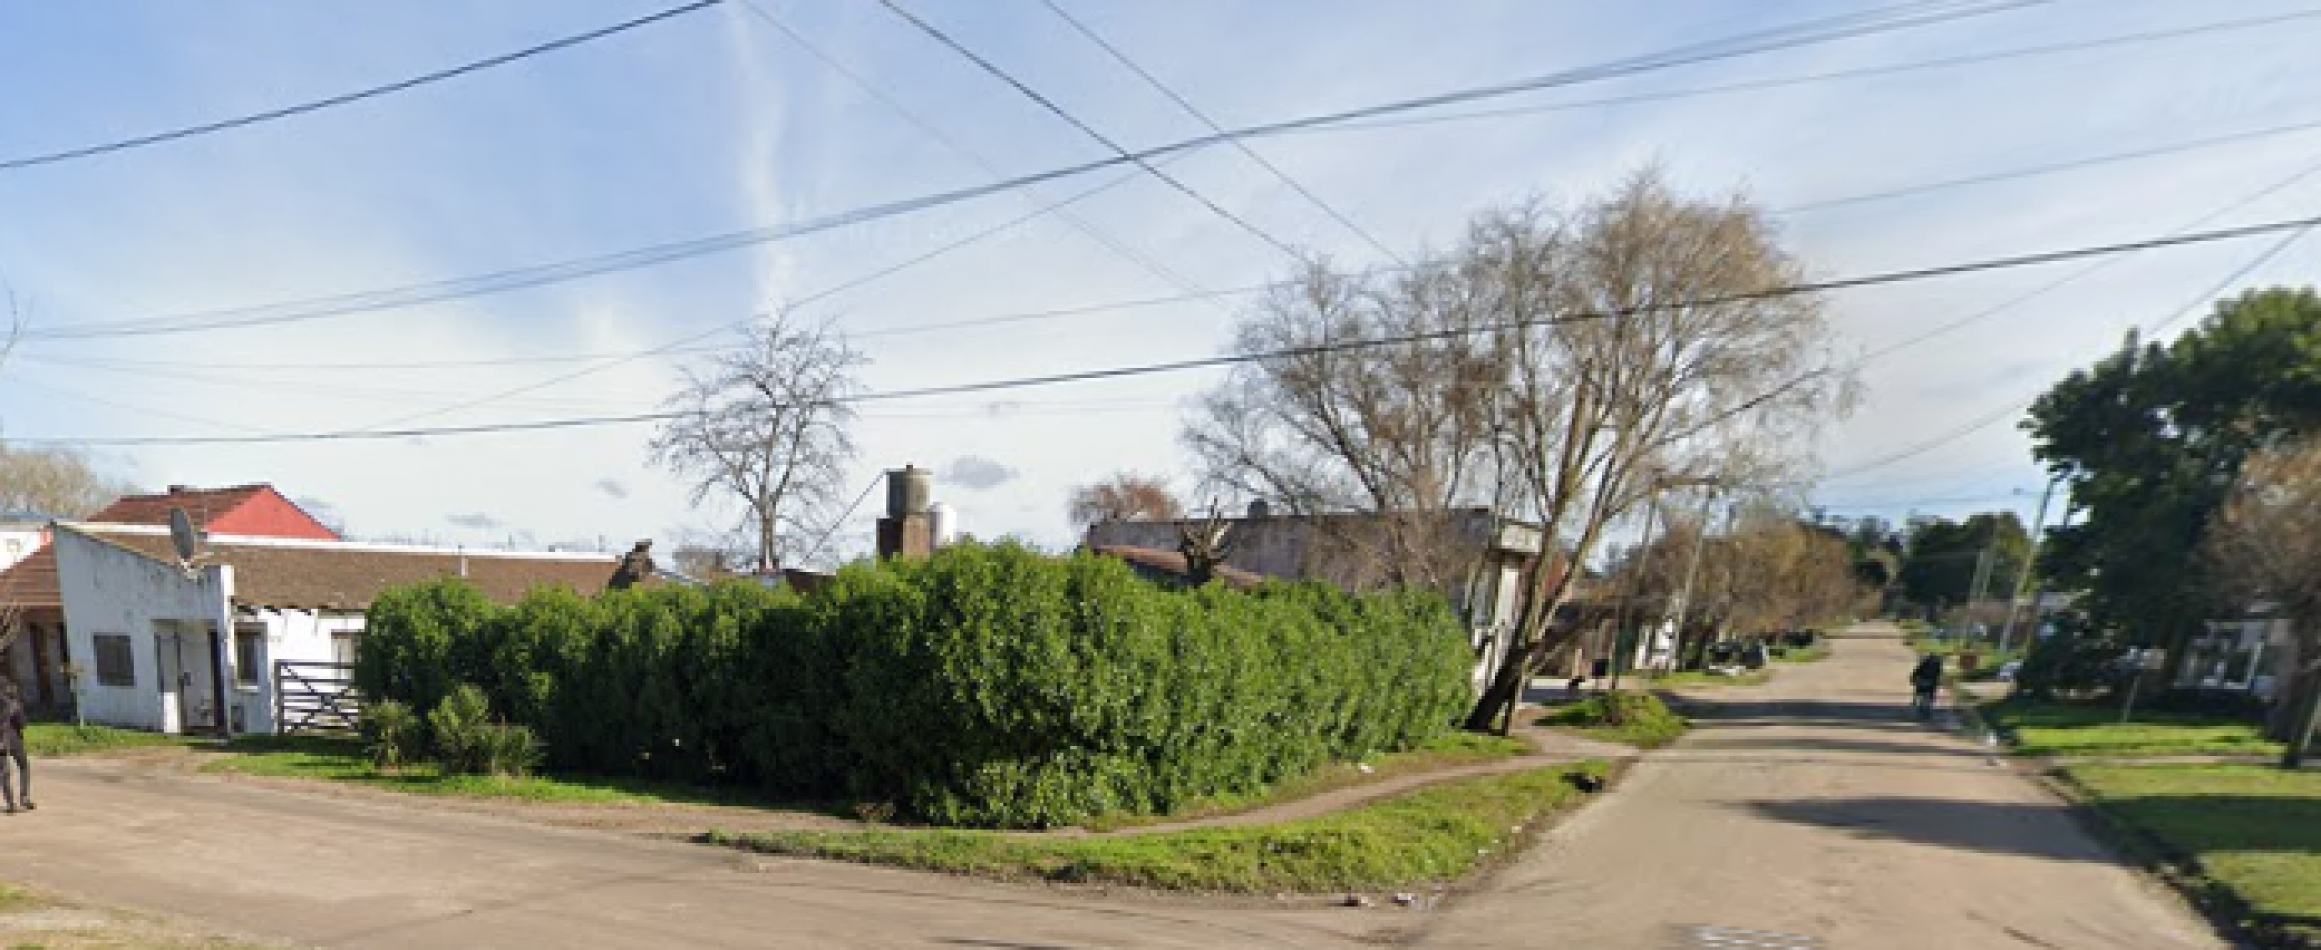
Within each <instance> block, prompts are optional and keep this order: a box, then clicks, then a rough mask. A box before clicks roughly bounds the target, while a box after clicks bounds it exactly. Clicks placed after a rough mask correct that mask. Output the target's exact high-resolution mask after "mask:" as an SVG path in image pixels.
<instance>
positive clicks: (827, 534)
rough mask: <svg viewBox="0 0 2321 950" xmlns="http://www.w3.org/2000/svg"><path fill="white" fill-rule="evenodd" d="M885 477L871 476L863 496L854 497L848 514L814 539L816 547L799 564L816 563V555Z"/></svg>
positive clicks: (847, 509)
mask: <svg viewBox="0 0 2321 950" xmlns="http://www.w3.org/2000/svg"><path fill="white" fill-rule="evenodd" d="M884 477H885V476H881V475H874V476H871V479H870V484H868V485H864V486H862V494H859V495H856V496H854V503H853V504H851V505H848V506H846V513H844V514H841V515H839V516H838V520H836V521H833V522H831V523H830V527H829V528H828V529H826V530H824V531H823V532H822V536H821V537H819V538H816V539H814V546H813V547H811V548H807V549H806V554H805V556H803V557H800V558H798V563H800V564H812V563H814V555H817V554H820V553H822V546H823V545H825V544H829V543H830V538H831V537H832V536H834V535H836V534H837V533H838V529H839V528H841V527H843V526H845V524H846V519H848V518H852V517H854V511H855V509H857V508H860V507H862V503H863V502H864V501H867V500H869V499H870V493H871V492H873V491H876V490H878V483H879V480H880V479H882V478H884Z"/></svg>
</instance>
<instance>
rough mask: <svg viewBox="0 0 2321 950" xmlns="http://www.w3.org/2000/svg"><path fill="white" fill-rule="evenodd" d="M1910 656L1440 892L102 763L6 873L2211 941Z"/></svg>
mask: <svg viewBox="0 0 2321 950" xmlns="http://www.w3.org/2000/svg"><path fill="white" fill-rule="evenodd" d="M1907 663H1908V658H1907V654H1906V652H1905V651H1904V650H1903V648H1902V647H1901V646H1899V645H1898V644H1897V643H1896V642H1894V641H1893V640H1892V639H1891V638H1887V639H1882V640H1867V639H1864V640H1849V641H1846V642H1843V643H1841V644H1840V645H1839V647H1838V650H1837V654H1836V656H1835V657H1834V658H1832V659H1830V660H1827V661H1825V662H1822V663H1818V664H1812V665H1808V666H1801V667H1794V668H1785V669H1783V670H1782V671H1781V675H1780V676H1779V677H1778V678H1777V679H1776V680H1775V681H1774V683H1773V684H1771V685H1769V686H1766V687H1762V688H1756V689H1749V690H1734V691H1729V692H1728V693H1727V694H1726V695H1725V696H1723V697H1722V698H1721V699H1718V700H1716V701H1715V702H1714V704H1713V705H1712V706H1710V707H1709V708H1707V709H1704V710H1703V714H1704V715H1705V716H1706V717H1707V721H1706V722H1705V723H1704V727H1703V728H1702V729H1701V730H1700V731H1699V732H1698V733H1696V734H1695V735H1694V736H1693V737H1691V738H1689V739H1687V740H1686V741H1685V742H1683V743H1681V744H1680V745H1678V746H1677V747H1675V748H1674V749H1671V750H1668V751H1666V752H1665V753H1663V754H1660V755H1656V756H1654V757H1652V758H1650V759H1648V760H1646V761H1645V763H1644V764H1643V765H1641V766H1639V767H1638V768H1637V769H1636V770H1635V772H1634V773H1633V774H1632V776H1631V778H1630V780H1629V781H1628V782H1627V783H1626V784H1625V785H1624V786H1623V787H1622V788H1621V789H1620V790H1619V791H1618V792H1616V793H1615V794H1613V795H1610V796H1607V797H1606V798H1604V799H1603V800H1601V801H1599V802H1597V803H1596V804H1594V805H1592V806H1590V807H1589V808H1587V809H1586V810H1584V811H1582V812H1580V813H1579V814H1578V815H1577V816H1576V817H1575V818H1574V819H1573V820H1572V821H1571V822H1570V823H1568V824H1566V825H1565V826H1564V827H1563V828H1562V829H1560V830H1559V831H1557V832H1555V833H1554V834H1553V835H1552V837H1551V838H1550V839H1549V840H1548V841H1547V842H1546V843H1545V844H1544V845H1543V846H1542V847H1541V848H1540V849H1539V850H1537V851H1535V852H1533V853H1532V854H1530V855H1528V856H1526V857H1524V858H1523V859H1521V860H1520V861H1519V862H1518V863H1517V864H1516V865H1515V866H1513V867H1510V868H1508V869H1507V870H1506V871H1504V872H1502V873H1501V874H1499V875H1498V876H1496V877H1495V878H1493V879H1491V880H1490V881H1488V882H1486V884H1485V886H1484V887H1483V888H1482V889H1481V890H1480V891H1479V892H1478V893H1475V894H1471V895H1468V896H1466V897H1464V898H1462V899H1459V900H1456V901H1454V902H1452V903H1450V904H1448V905H1446V906H1445V907H1444V909H1442V910H1439V911H1433V912H1428V911H1417V910H1406V909H1402V908H1394V907H1389V906H1380V907H1375V908H1370V909H1365V910H1350V909H1341V908H1334V907H1328V906H1325V904H1324V902H1323V901H1321V900H1316V899H1306V900H1303V901H1300V902H1293V903H1289V904H1283V905H1273V904H1269V903H1265V902H1257V901H1212V900H1203V899H1198V898H1186V899H1171V900H1162V899H1154V898H1141V897H1120V896H1105V895H1098V894H1090V893H1085V892H1075V891H1067V890H1060V889H1049V888H1042V887H1036V886H1022V887H1016V886H1006V885H998V884H988V883H981V882H975V881H969V880H964V879H957V878H948V877H940V876H933V875H921V874H914V873H910V872H903V871H888V870H881V869H875V868H864V867H856V866H851V865H843V864H825V863H816V862H803V861H786V860H777V859H762V858H755V857H750V856H745V855H741V854H738V853H733V852H726V851H721V850H717V849H712V848H707V847H700V846H694V845H687V844H681V843H676V842H667V841H656V840H647V839H641V838H638V837H635V836H624V835H619V834H612V833H606V832H602V831H594V830H586V829H571V828H558V827H546V826H542V825H540V824H537V823H529V822H519V821H514V820H510V819H507V818H504V817H499V816H495V815H492V814H478V813H475V812H471V811H463V810H458V809H451V808H445V807H442V806H441V805H439V804H437V803H432V802H429V801H427V800H425V799H420V798H405V797H401V796H390V795H383V794H382V795H360V796H339V795H316V794H311V793H306V792H297V791H288V790H283V789H279V788H272V787H267V786H264V785H257V784H251V783H244V782H227V781H218V780H215V779H212V778H207V777H202V776H194V775H187V774H182V773H178V772H172V771H170V770H158V769H153V768H148V767H140V766H138V765H135V764H128V763H118V762H111V763H108V762H96V761H71V762H44V763H41V765H40V769H41V772H40V775H39V780H40V782H41V788H42V794H41V802H42V807H41V809H40V811H38V812H35V813H33V814H30V815H21V816H17V817H14V818H4V819H0V880H6V879H13V880H20V881H24V882H27V883H32V884H38V885H44V886H47V887H51V888H55V889H57V890H60V891H63V892H65V893H66V894H68V895H74V896H81V897H86V898H89V899H93V900H96V901H100V902H105V903H112V904H118V905H124V906H128V907H132V908H140V909H146V910H151V911H157V912H162V913H167V914H173V915H180V916H184V917H187V918H190V919H191V920H192V921H194V922H196V923H198V924H200V925H202V926H204V927H208V928H223V929H225V930H228V931H235V932H241V933H245V934H249V935H253V936H257V937H264V938H272V939H279V940H285V941H290V942H294V943H298V944H305V945H317V946H329V947H416V946H458V947H503V946H504V947H535V946H558V947H638V946H655V947H684V946H704V947H707V946H753V947H980V948H1062V947H1100V946H1104V947H1269V946H1317V947H1319V946H1350V945H1358V944H1371V945H1375V944H1376V943H1378V942H1381V941H1382V940H1384V939H1385V938H1388V937H1391V936H1394V935H1396V934H1397V933H1407V932H1408V931H1410V930H1411V929H1412V928H1414V927H1415V928H1419V929H1418V931H1417V936H1418V938H1419V939H1420V940H1421V942H1423V943H1427V944H1430V945H1435V946H1457V947H1466V946H1484V945H1487V946H1493V947H1538V946H1577V947H1623V948H1624V947H1643V948H1658V947H1669V946H1704V947H1705V946H1750V947H1755V948H1758V950H1776V948H1781V947H1791V946H1801V947H1876V948H1880V950H1885V948H1910V947H1973V948H1998V947H2008V946H2031V947H2049V948H2074V950H2076V948H2082V947H2085V948H2099V947H2100V948H2140V947H2212V946H2216V944H2215V942H2214V941H2213V939H2212V938H2210V937H2209V936H2207V931H2206V929H2205V928H2204V927H2203V926H2202V925H2201V924H2200V923H2199V922H2197V921H2196V920H2194V919H2192V918H2191V917H2189V916H2188V915H2187V914H2185V913H2184V912H2182V911H2180V910H2179V909H2177V908H2176V907H2175V905H2174V904H2173V902H2172V899H2171V898H2170V897H2169V896H2167V895H2165V894H2163V893H2160V892H2158V891H2157V890H2156V889H2155V888H2154V887H2152V886H2151V885H2148V884H2146V883H2145V882H2144V881H2142V880H2141V879H2139V878H2138V877H2136V876H2135V875H2133V874H2131V873H2130V872H2128V871H2126V870H2123V869H2121V868H2120V867H2119V866H2118V865H2116V864H2115V863H2114V862H2113V861H2111V859H2110V858H2109V857H2108V856H2107V855H2105V854H2104V853H2103V852H2102V851H2101V850H2100V849H2098V848H2097V847H2096V845H2095V844H2094V843H2093V842H2091V841H2090V840H2089V839H2088V838H2087V837H2086V836H2085V835H2083V834H2082V833H2081V832H2080V831H2079V830H2078V828H2077V827H2076V826H2075V825H2074V824H2073V823H2072V821H2071V819H2070V818H2069V816H2068V815H2067V814H2066V813H2065V812H2064V810H2063V809H2062V808H2061V807H2060V806H2058V805H2056V804H2055V803H2054V802H2053V801H2052V800H2050V799H2049V798H2047V797H2045V796H2044V795H2043V794H2042V793H2041V792H2040V791H2039V790H2038V789H2036V788H2035V787H2033V786H2032V785H2031V784H2030V783H2029V782H2027V781H2025V780H2024V779H2022V778H2020V777H2017V776H2015V775H2013V774H2012V773H2010V772H2008V771H2006V770H2004V769H2001V768H1997V767H1994V766H1993V765H1991V764H1989V762H1988V761H1986V758H1985V756H1984V755H1983V754H1982V753H1981V751H1980V750H1979V749H1977V748H1976V747H1974V746H1973V745H1971V744H1969V743H1967V742H1964V741H1962V740H1959V739H1955V738H1952V737H1950V736H1947V735H1944V734H1942V733H1940V732H1938V731H1936V730H1934V729H1931V728H1928V727H1925V726H1921V725H1918V724H1916V723H1913V722H1909V721H1907V719H1906V716H1905V714H1904V710H1903V708H1902V705H1901V700H1902V699H1903V680H1904V677H1905V672H1906V669H1907ZM1696 927H1725V928H1737V929H1736V930H1733V931H1715V930H1708V931H1700V930H1694V929H1691V928H1696ZM1752 932H1756V933H1752ZM1767 935H1792V936H1793V937H1794V938H1795V939H1786V938H1782V937H1779V936H1767Z"/></svg>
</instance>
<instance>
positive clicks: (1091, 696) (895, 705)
mask: <svg viewBox="0 0 2321 950" xmlns="http://www.w3.org/2000/svg"><path fill="white" fill-rule="evenodd" d="M1472 662H1473V659H1472V656H1471V654H1470V651H1469V649H1468V646H1467V638H1466V633H1465V630H1464V628H1463V627H1462V626H1461V624H1460V623H1459V621H1458V620H1457V618H1456V617H1455V616H1454V615H1453V614H1452V613H1451V611H1450V610H1449V608H1448V607H1447V606H1446V605H1445V604H1444V603H1443V601H1442V600H1441V598H1439V597H1436V596H1433V595H1428V594H1417V593H1383V594H1366V595H1358V596H1356V595H1348V594H1345V593H1342V592H1339V591H1337V590H1336V589H1334V588H1330V587H1327V586H1325V585H1321V584H1274V585H1268V586H1266V587H1264V588H1261V589H1259V590H1257V591H1254V592H1249V593H1242V592H1235V591H1230V590H1226V589H1224V588H1223V587H1222V586H1221V585H1210V586H1209V587H1206V588H1201V589H1197V590H1191V591H1174V590H1167V589H1163V588H1160V587H1157V586H1154V585H1152V584H1149V583H1146V582H1145V581H1143V580H1141V579H1139V578H1137V577H1136V576H1135V575H1134V574H1132V573H1131V572H1130V571H1129V570H1128V569H1127V567H1125V566H1124V565H1122V564H1120V563H1119V562H1117V561H1115V560H1112V559H1109V558H1098V557H1088V556H1083V557H1076V558H1070V559H1059V558H1053V557H1049V556H1045V555H1041V554H1038V553H1036V552H1033V551H1030V550H1027V549H1024V548H1021V547H1017V546H1014V545H999V546H990V547H986V546H980V545H960V546H956V547H952V548H948V549H945V550H944V551H943V552H941V553H940V554H938V555H936V556H935V557H934V558H932V559H930V560H927V561H923V562H899V563H885V564H859V565H855V566H852V567H848V568H846V569H845V570H842V571H840V572H839V574H838V576H837V577H836V579H834V580H833V581H832V582H831V583H830V584H828V585H825V586H824V587H822V588H821V589H819V590H817V591H816V592H815V593H814V594H813V595H812V596H810V597H801V596H799V595H797V594H794V593H791V592H789V591H786V590H766V589H763V588H760V587H757V586H755V585H751V584H748V583H745V582H733V583H727V584H723V585H719V586H716V587H713V588H709V589H706V590H703V589H694V588H679V587H659V588H653V589H648V590H632V591H621V592H609V593H606V594H603V595H600V596H596V597H583V596H580V595H578V594H574V593H571V592H569V591H563V590H542V591H539V592H537V593H535V594H533V595H532V596H531V597H529V598H527V599H526V600H525V601H524V602H523V603H521V604H519V605H517V606H515V607H511V608H500V607H495V606H493V605H492V604H490V603H488V602H486V601H485V600H484V599H483V598H482V596H481V595H480V594H478V593H476V592H475V591H474V590H473V589H471V588H469V587H467V586H466V585H464V584H463V583H461V582H459V581H456V580H447V581H442V582H438V583H433V584H427V585H422V586H417V587H411V588H405V589H401V590H396V591H391V592H388V593H386V594H384V595H382V596H381V597H380V598H379V600H378V601H377V603H375V604H374V605H373V606H372V608H371V612H370V622H369V630H368V632H367V633H366V634H365V636H364V642H363V648H362V650H361V653H360V656H359V658H358V661H357V663H356V670H355V678H356V683H357V686H358V687H359V688H360V689H361V690H363V691H364V693H365V695H367V696H372V697H377V698H382V699H394V700H399V701H401V702H404V703H406V704H408V705H410V706H411V707H412V708H415V709H432V708H435V706H436V705H437V704H438V703H439V702H440V701H441V700H442V698H443V696H444V695H446V694H447V693H448V692H449V691H450V690H452V689H453V688H454V686H455V685H456V684H459V683H463V682H466V683H474V684H476V685H477V686H479V687H481V688H482V689H483V690H484V692H485V694H486V695H487V696H488V697H489V699H490V703H491V708H492V710H493V711H495V712H496V713H498V714H500V715H502V716H504V717H505V718H506V719H507V720H509V721H511V722H516V723H521V724H524V725H527V726H529V727H531V728H532V729H533V730H534V731H535V732H536V733H537V734H538V735H539V737H540V738H541V740H543V741H544V742H545V744H546V747H547V755H548V762H549V765H550V767H552V768H558V769H566V770H576V771H589V772H599V773H608V774H623V775H642V776H648V777H654V778H674V779H681V780H687V781H697V782H737V783H750V784H754V785H757V786H760V787H762V788H764V789H766V790H768V791H769V792H772V793H775V794H779V795H784V796H791V797H803V798H813V799H822V800H850V801H858V802H870V803H892V804H894V805H895V806H896V807H897V808H898V809H899V810H900V811H901V812H902V813H903V814H905V815H908V816H910V817H913V818H917V819H920V820H924V821H930V822H934V823H939V824H945V825H964V826H984V827H1047V826H1054V825H1062V824H1071V823H1076V822H1079V821H1083V820H1085V819H1087V818H1089V817H1091V816H1094V815H1097V814H1102V813H1107V812H1129V813H1142V814H1151V813H1166V812H1168V811H1171V810H1173V809H1175V808H1177V807H1179V806H1181V805H1183V804H1184V803H1186V802H1189V801H1191V800H1193V799H1197V798H1201V797H1205V796H1213V795H1220V794H1241V793H1248V792H1253V791H1256V790H1259V789H1262V788H1264V787H1265V786H1267V785H1270V784H1272V783H1274V782H1277V781H1280V780H1282V779H1284V778H1288V777H1291V776H1294V775H1298V774H1301V773H1303V772H1306V771H1309V770H1311V769H1313V768H1315V767H1317V766H1320V765H1322V764H1324V763H1326V762H1330V761H1333V760H1343V759H1351V758H1358V757H1361V756H1365V755H1368V754H1371V753H1373V752H1385V751H1394V750H1399V749H1406V748H1410V747H1413V746H1416V745H1418V744H1420V743H1422V742H1425V741H1426V740H1428V739H1431V738H1433V737H1435V736H1436V735H1439V734H1440V733H1442V732H1444V731H1446V730H1447V729H1448V728H1449V725H1450V723H1451V722H1452V721H1453V719H1454V718H1455V717H1456V716H1457V715H1459V714H1460V713H1461V712H1463V711H1464V710H1465V707H1466V705H1467V703H1468V701H1469V686H1468V680H1467V676H1468V672H1469V669H1470V665H1471V664H1472Z"/></svg>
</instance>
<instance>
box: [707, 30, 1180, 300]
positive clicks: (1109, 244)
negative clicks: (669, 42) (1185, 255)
mask: <svg viewBox="0 0 2321 950" xmlns="http://www.w3.org/2000/svg"><path fill="white" fill-rule="evenodd" d="M742 7H743V9H746V10H748V11H749V12H750V13H751V14H752V15H754V16H756V17H757V19H758V20H760V21H762V22H764V23H765V24H766V25H767V26H770V27H773V28H774V29H775V30H776V31H778V32H780V33H781V34H782V36H783V37H785V38H787V39H788V40H789V41H790V42H791V43H792V44H794V45H796V46H797V47H798V48H800V49H803V50H805V51H806V54H807V55H809V56H812V57H814V58H815V59H816V60H819V61H820V62H821V63H822V65H823V66H825V67H827V68H828V69H829V70H830V71H831V72H834V73H837V74H838V75H839V76H840V77H843V78H844V79H845V80H846V81H848V82H850V83H853V84H854V86H855V88H857V89H860V90H862V91H863V92H864V93H865V94H867V95H869V96H870V97H871V98H872V99H875V100H877V101H878V103H879V104H880V105H883V106H885V107H886V108H887V110H888V111H890V112H893V113H894V114H896V115H898V116H901V117H902V119H903V121H905V122H908V123H910V124H911V126H912V127H914V128H916V129H918V130H919V131H920V132H922V133H925V134H926V135H927V137H928V138H931V139H934V140H935V141H936V142H937V143H939V144H941V145H942V146H943V147H944V148H947V149H950V150H951V152H952V153H953V154H956V155H958V156H960V157H962V158H965V159H967V161H968V162H969V163H970V164H972V165H974V166H975V167H976V168H979V169H981V170H982V171H983V173H984V174H986V175H990V176H992V177H994V178H998V177H1001V176H1003V175H1004V174H1005V173H1004V172H1001V171H1000V169H999V166H998V165H995V164H993V163H992V162H991V160H990V159H988V158H985V157H984V156H983V155H981V154H980V153H977V152H976V151H975V150H974V149H971V148H968V147H967V145H966V143H963V142H961V141H959V140H958V139H957V138H956V137H953V136H952V135H951V134H949V133H947V132H944V131H943V129H942V127H941V126H938V125H936V124H935V123H934V121H933V120H931V119H928V118H927V117H926V116H924V115H921V114H920V113H919V112H918V111H917V110H915V109H912V108H911V107H909V106H907V105H904V104H903V102H902V100H900V99H897V98H895V97H894V96H893V95H890V94H888V93H887V91H886V90H884V89H882V88H880V87H879V86H878V84H876V83H873V82H871V81H870V79H869V78H868V77H866V76H864V75H862V74H861V73H860V72H857V71H856V70H854V69H852V68H851V67H848V66H847V65H846V64H845V63H844V62H841V61H840V60H839V59H838V57H836V56H833V55H831V54H830V52H829V51H828V50H825V49H823V48H822V47H821V45H820V44H818V43H815V42H814V41H813V40H811V39H808V38H807V37H806V35H805V34H804V33H801V32H799V31H798V30H797V29H795V28H793V27H791V26H790V25H789V24H788V23H785V22H783V21H782V20H781V18H779V17H776V16H774V15H773V14H772V13H770V12H768V11H767V10H766V8H765V7H764V6H762V5H760V4H759V3H758V2H757V0H742ZM1133 177H1134V176H1133V175H1132V176H1124V177H1123V181H1126V180H1128V179H1130V178H1133ZM1030 197H1032V198H1034V199H1037V198H1038V197H1039V196H1038V195H1037V194H1036V193H1035V194H1033V195H1031V196H1030ZM1050 208H1051V210H1052V211H1053V212H1054V213H1055V215H1056V217H1059V218H1062V219H1063V220H1064V221H1065V222H1066V223H1068V224H1070V225H1072V226H1073V227H1074V228H1077V229H1078V230H1079V231H1080V232H1081V233H1083V234H1086V235H1087V236H1088V237H1089V239H1090V240H1093V241H1095V242H1096V243H1098V244H1101V245H1103V246H1104V247H1105V248H1107V249H1109V250H1111V251H1112V252H1113V253H1115V254H1118V255H1120V256H1121V258H1122V259H1124V260H1127V261H1128V262H1130V263H1132V264H1135V265H1137V266H1139V267H1142V268H1144V269H1145V270H1147V271H1150V272H1151V273H1152V274H1153V276H1155V277H1159V278H1160V279H1161V280H1162V281H1164V282H1167V283H1169V284H1171V285H1174V286H1175V287H1177V288H1178V289H1180V290H1183V291H1185V292H1187V293H1201V292H1203V288H1202V287H1201V286H1200V285H1199V284H1196V283H1194V282H1192V281H1191V280H1189V279H1187V278H1186V277H1185V276H1184V275H1182V274H1179V273H1177V272H1176V271H1174V270H1172V269H1170V268H1169V267H1167V266H1166V265H1163V264H1162V263H1161V262H1159V261H1156V260H1153V259H1152V257H1151V256H1150V255H1147V254H1144V253H1142V252H1139V251H1137V250H1136V249H1135V248H1133V247H1130V246H1129V245H1128V244H1127V242H1125V241H1122V240H1120V239H1118V238H1115V237H1113V236H1112V235H1110V234H1107V233H1105V232H1104V231H1103V230H1102V229H1100V228H1098V227H1096V225H1095V224H1094V223H1093V222H1090V221H1088V220H1087V219H1085V218H1082V217H1080V216H1079V215H1076V214H1073V213H1071V212H1069V211H1066V210H1062V206H1060V205H1052V206H1050Z"/></svg>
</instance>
